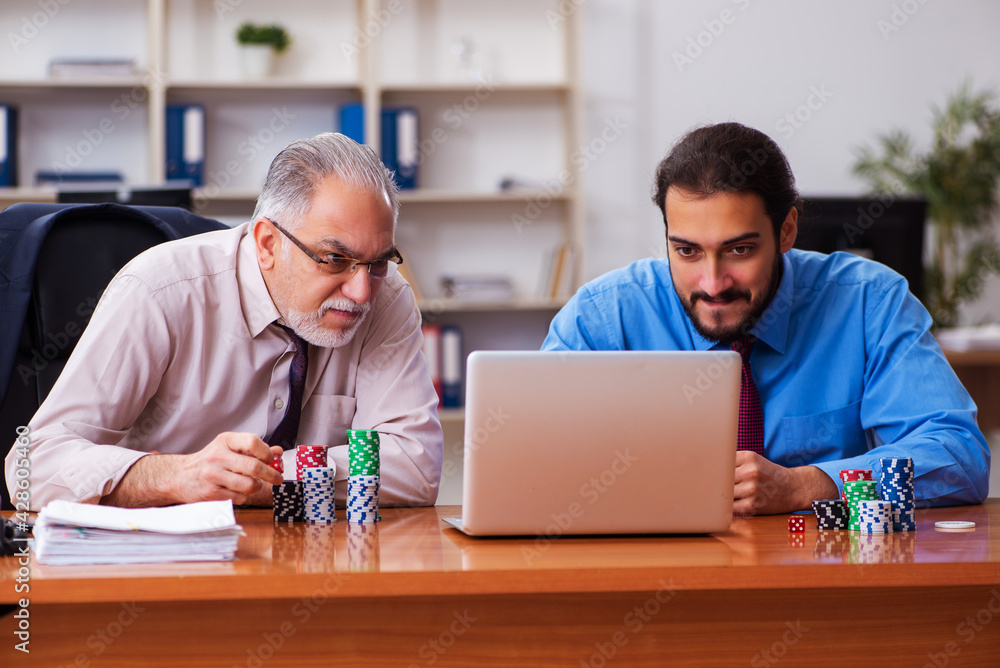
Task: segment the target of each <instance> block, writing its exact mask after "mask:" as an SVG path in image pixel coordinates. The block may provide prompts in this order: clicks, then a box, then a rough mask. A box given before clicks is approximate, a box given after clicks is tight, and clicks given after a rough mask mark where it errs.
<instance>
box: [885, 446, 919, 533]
mask: <svg viewBox="0 0 1000 668" xmlns="http://www.w3.org/2000/svg"><path fill="white" fill-rule="evenodd" d="M879 461H880V463H881V464H882V473H881V475H880V476H879V485H878V486H879V492H880V494H881V496H882V498H883V499H885V500H886V501H889V502H891V503H892V529H893V531H914V530H916V528H917V510H916V496H915V494H914V490H913V460H912V459H910V458H909V457H905V458H899V459H897V458H890V457H886V458H883V459H881V460H879Z"/></svg>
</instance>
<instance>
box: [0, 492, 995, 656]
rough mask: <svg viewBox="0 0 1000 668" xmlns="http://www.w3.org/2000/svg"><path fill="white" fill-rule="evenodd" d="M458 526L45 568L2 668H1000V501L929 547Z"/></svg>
mask: <svg viewBox="0 0 1000 668" xmlns="http://www.w3.org/2000/svg"><path fill="white" fill-rule="evenodd" d="M458 510H459V509H458V508H456V507H438V508H421V509H408V510H392V509H389V510H383V515H384V519H385V521H384V522H382V523H381V524H380V525H378V526H376V527H356V526H351V527H349V526H348V525H347V524H346V522H343V521H341V522H339V523H337V524H336V525H333V526H329V527H314V526H307V525H291V526H288V525H282V526H274V525H273V524H272V523H271V520H270V516H269V513H268V512H267V511H244V512H240V513H238V519H239V521H240V523H241V524H242V525H243V526H244V528H245V530H246V533H247V535H246V537H245V538H244V539H243V540H242V542H241V544H240V550H239V554H238V560H237V561H235V562H231V563H221V564H171V565H145V566H144V565H130V566H100V567H93V566H92V567H45V566H40V565H37V564H35V565H32V569H31V581H30V585H31V592H30V597H31V604H30V607H29V610H30V633H31V644H30V648H31V654H30V656H26V655H24V654H21V653H20V652H16V651H15V650H14V649H13V645H14V642H15V641H14V640H13V638H14V636H13V632H14V630H15V620H14V618H13V616H12V615H10V614H8V615H7V616H5V617H4V618H3V619H2V620H0V643H2V645H0V662H2V663H0V665H3V666H5V667H6V666H14V665H46V666H48V665H51V666H55V665H63V666H69V665H77V666H81V667H83V666H91V665H102V666H103V665H109V666H134V665H139V663H140V659H141V663H143V664H145V665H154V666H168V665H179V666H251V667H257V668H260V667H262V666H268V667H270V666H292V665H294V666H329V665H334V664H336V665H361V664H362V663H363V664H364V665H366V666H430V665H433V666H471V665H475V666H479V667H486V666H512V665H517V666H522V665H524V666H529V665H561V666H572V667H577V666H594V667H602V666H611V665H618V666H664V665H698V666H708V665H736V664H740V665H748V664H749V665H750V666H773V665H776V664H777V663H779V662H781V661H784V664H783V665H786V666H798V665H810V666H812V665H830V666H844V665H856V664H857V663H858V662H860V663H861V664H870V663H874V662H876V661H878V662H880V663H882V664H883V665H908V666H924V665H925V664H929V665H935V663H934V661H937V664H936V665H938V666H944V665H947V666H985V665H994V666H995V665H1000V549H998V548H1000V538H998V534H997V533H994V532H993V531H992V526H993V525H998V526H1000V503H998V502H997V501H991V502H990V503H988V504H987V505H985V506H971V507H961V508H944V509H935V510H920V511H918V514H917V524H918V529H917V531H916V532H913V533H908V534H892V535H881V536H880V535H875V536H868V535H859V534H850V533H848V532H846V531H838V532H824V533H820V532H817V531H816V529H815V524H814V523H813V521H812V518H809V519H808V520H807V532H806V533H805V534H804V535H803V536H802V537H801V539H799V538H796V537H794V536H791V535H789V533H788V532H787V520H786V517H785V516H775V517H758V518H751V519H737V520H735V521H734V523H733V525H732V527H731V528H730V530H729V531H727V532H726V533H724V534H718V535H714V536H683V537H615V538H561V539H556V540H551V541H549V540H547V539H472V538H468V537H466V536H464V535H462V534H460V533H458V532H456V531H455V530H454V529H450V528H445V525H444V524H443V523H442V522H441V520H440V519H439V518H440V517H447V516H450V515H453V514H455V513H457V512H458ZM939 519H967V520H973V521H975V522H976V524H977V528H976V530H975V531H973V532H968V533H944V532H940V531H936V530H935V528H934V521H935V520H939ZM16 569H17V563H16V560H15V559H12V558H6V559H3V560H0V601H3V602H11V601H15V600H16V599H17V598H18V597H19V595H17V594H15V593H14V591H13V590H14V582H13V578H14V577H15V574H16ZM609 656H610V658H608V657H609ZM786 658H787V659H788V660H787V661H785V659H786Z"/></svg>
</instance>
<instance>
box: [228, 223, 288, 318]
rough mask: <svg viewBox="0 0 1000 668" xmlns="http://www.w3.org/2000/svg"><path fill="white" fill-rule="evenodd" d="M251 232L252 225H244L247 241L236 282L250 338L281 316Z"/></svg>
mask: <svg viewBox="0 0 1000 668" xmlns="http://www.w3.org/2000/svg"><path fill="white" fill-rule="evenodd" d="M249 232H250V224H249V223H244V224H243V232H242V234H243V238H242V239H241V240H240V247H239V251H238V254H237V260H236V281H237V284H238V285H239V289H240V301H241V302H242V307H243V318H244V319H245V320H246V324H247V330H248V331H249V332H250V336H251V337H254V338H256V336H257V335H258V334H260V333H261V332H263V331H264V329H265V328H266V327H267V326H268V325H270V324H271V323H272V322H274V321H275V320H278V319H279V318H280V317H281V314H280V313H279V312H278V308H277V307H276V306H275V305H274V301H273V300H272V299H271V293H270V292H268V289H267V284H265V283H264V276H263V275H262V274H261V273H260V265H259V264H258V263H257V245H256V243H255V242H254V238H253V235H252V234H250V233H249Z"/></svg>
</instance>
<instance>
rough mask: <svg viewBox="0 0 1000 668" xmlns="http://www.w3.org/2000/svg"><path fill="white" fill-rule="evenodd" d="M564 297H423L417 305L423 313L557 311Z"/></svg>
mask: <svg viewBox="0 0 1000 668" xmlns="http://www.w3.org/2000/svg"><path fill="white" fill-rule="evenodd" d="M565 305H566V300H565V299H528V298H524V299H514V300H511V301H503V302H501V301H495V302H468V301H458V300H455V299H446V298H444V297H439V298H423V299H420V300H418V301H417V306H418V307H419V308H420V310H421V312H423V313H427V314H429V313H485V312H490V311H497V312H502V311H558V310H559V309H560V308H562V307H563V306H565Z"/></svg>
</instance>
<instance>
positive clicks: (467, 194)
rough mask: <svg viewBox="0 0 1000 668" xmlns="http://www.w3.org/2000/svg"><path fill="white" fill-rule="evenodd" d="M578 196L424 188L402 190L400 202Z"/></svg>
mask: <svg viewBox="0 0 1000 668" xmlns="http://www.w3.org/2000/svg"><path fill="white" fill-rule="evenodd" d="M575 196H576V193H575V192H574V191H570V190H564V191H562V192H559V193H556V194H554V195H553V194H550V193H549V192H547V191H545V190H543V189H541V188H538V189H527V188H519V189H517V190H510V191H503V192H501V191H494V192H475V191H462V190H446V189H443V188H422V189H417V190H401V191H400V192H399V201H400V203H403V204H419V203H427V204H448V203H456V204H475V203H482V204H486V203H490V202H497V203H505V202H528V201H532V200H537V199H539V198H549V199H552V200H554V201H560V202H564V201H568V200H571V199H573V198H574V197H575Z"/></svg>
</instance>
